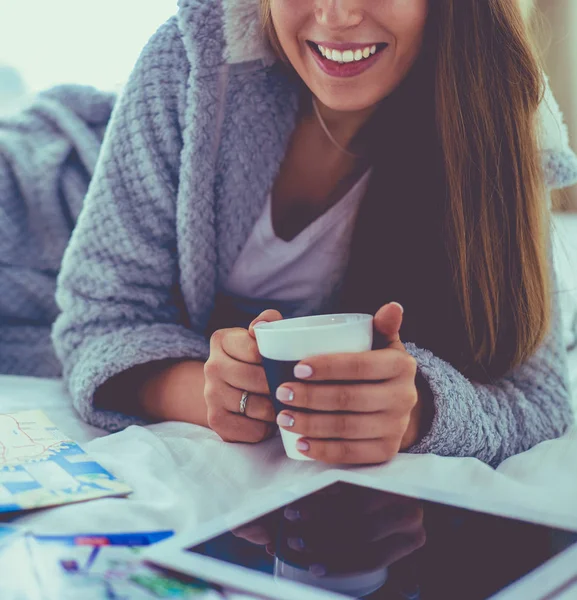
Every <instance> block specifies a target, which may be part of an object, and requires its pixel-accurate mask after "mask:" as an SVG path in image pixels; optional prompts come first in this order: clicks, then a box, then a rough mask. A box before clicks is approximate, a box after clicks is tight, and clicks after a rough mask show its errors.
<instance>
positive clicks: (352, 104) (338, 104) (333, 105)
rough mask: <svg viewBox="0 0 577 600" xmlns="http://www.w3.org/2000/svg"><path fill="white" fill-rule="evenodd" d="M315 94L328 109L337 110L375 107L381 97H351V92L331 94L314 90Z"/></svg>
mask: <svg viewBox="0 0 577 600" xmlns="http://www.w3.org/2000/svg"><path fill="white" fill-rule="evenodd" d="M314 93H315V96H317V98H318V99H319V100H320V101H321V102H322V103H323V104H324V105H325V106H326V107H327V108H329V109H331V110H334V111H337V112H361V111H364V110H368V109H370V108H374V107H376V106H377V105H378V104H379V102H380V101H381V100H382V99H383V97H378V98H359V97H358V96H356V97H354V96H353V97H351V94H346V95H345V94H343V95H342V96H340V95H338V96H337V95H332V94H327V93H322V92H319V93H318V94H317V93H316V92H314Z"/></svg>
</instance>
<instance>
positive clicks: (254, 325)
mask: <svg viewBox="0 0 577 600" xmlns="http://www.w3.org/2000/svg"><path fill="white" fill-rule="evenodd" d="M262 323H268V321H257V322H256V323H254V324H253V326H252V327H253V329H254V328H255V327H256V326H257V325H261V324H262Z"/></svg>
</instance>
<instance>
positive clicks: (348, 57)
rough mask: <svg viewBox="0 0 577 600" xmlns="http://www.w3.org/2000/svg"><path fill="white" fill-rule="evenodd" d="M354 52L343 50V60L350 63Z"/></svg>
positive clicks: (352, 60) (353, 58)
mask: <svg viewBox="0 0 577 600" xmlns="http://www.w3.org/2000/svg"><path fill="white" fill-rule="evenodd" d="M354 60H355V53H354V52H353V51H352V50H345V51H344V52H343V62H346V63H350V62H354Z"/></svg>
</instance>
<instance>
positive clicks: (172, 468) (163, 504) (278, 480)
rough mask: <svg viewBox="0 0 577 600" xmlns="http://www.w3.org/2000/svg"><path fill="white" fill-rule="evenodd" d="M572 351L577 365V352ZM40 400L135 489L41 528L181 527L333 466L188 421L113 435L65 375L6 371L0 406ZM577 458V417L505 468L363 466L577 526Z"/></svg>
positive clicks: (74, 509)
mask: <svg viewBox="0 0 577 600" xmlns="http://www.w3.org/2000/svg"><path fill="white" fill-rule="evenodd" d="M572 360H573V363H574V367H577V353H576V354H575V355H574V356H573V357H572ZM574 373H577V369H576V370H574ZM35 408H40V409H42V410H44V411H45V412H46V413H47V414H48V415H49V417H50V418H51V419H52V420H53V421H54V423H55V424H56V425H57V426H58V427H59V428H61V429H62V430H63V431H64V432H65V433H67V434H69V435H70V436H71V437H73V438H74V439H76V440H78V441H79V442H80V443H81V444H82V445H83V447H84V448H85V449H86V451H87V452H89V453H90V454H92V455H93V456H94V457H95V458H96V459H97V460H99V461H100V462H101V463H102V464H103V465H104V466H105V467H107V468H108V469H110V470H111V471H112V472H113V473H114V474H116V475H117V476H118V477H120V478H122V479H123V480H125V481H126V482H127V483H128V484H129V485H131V486H132V488H133V489H134V493H133V494H132V495H131V496H129V497H128V498H109V499H102V500H96V501H93V502H88V503H83V504H76V505H69V506H63V507H59V508H54V509H49V510H45V511H40V512H38V513H35V514H31V515H28V516H26V517H23V518H22V519H21V520H20V522H21V523H22V524H25V525H27V526H29V527H31V528H33V529H34V530H35V531H38V532H45V533H74V532H76V533H78V532H85V533H87V532H122V531H142V530H153V529H167V528H168V529H173V530H175V531H181V530H182V528H183V527H185V526H194V524H196V523H200V522H202V521H205V520H207V519H209V518H212V517H216V516H219V515H222V514H223V513H225V512H227V511H230V510H232V509H234V508H236V507H238V506H239V505H240V504H241V503H242V502H249V501H258V496H259V495H261V494H263V493H266V492H267V491H269V490H271V489H273V488H275V487H277V486H280V485H288V484H290V483H292V482H294V481H296V479H297V478H302V477H308V476H310V475H311V474H313V473H317V472H318V471H319V470H322V469H324V468H325V467H324V466H323V465H321V464H317V463H303V462H295V461H291V460H289V459H287V458H286V457H285V456H284V451H283V449H282V445H281V442H280V439H279V438H275V439H272V440H269V441H268V442H265V443H263V444H260V445H257V446H247V445H237V444H225V443H223V442H222V441H220V439H219V438H218V436H216V434H214V433H213V432H211V431H209V430H206V429H204V428H201V427H196V426H194V425H187V424H183V423H162V424H158V425H152V426H149V427H130V428H128V429H126V430H125V431H123V432H120V433H117V434H114V435H108V436H104V435H103V432H102V431H99V430H97V429H95V428H93V427H90V426H89V425H86V424H85V423H83V422H82V421H81V420H80V419H79V418H78V416H77V415H76V413H75V412H74V410H73V409H72V408H71V405H70V401H69V399H68V398H67V396H66V394H65V393H64V391H63V387H62V384H61V383H60V382H59V381H50V380H42V379H32V378H19V377H7V376H4V377H0V411H1V412H8V411H11V412H12V411H18V410H26V409H35ZM576 459H577V426H575V427H573V428H572V429H571V430H570V431H569V432H568V433H567V434H566V435H565V436H564V437H563V438H561V439H559V440H554V441H549V442H544V443H542V444H539V445H538V446H537V447H535V448H533V449H532V450H530V451H529V452H525V453H523V454H521V455H518V456H515V457H512V458H510V459H509V460H507V461H505V462H504V463H503V464H502V465H501V466H500V467H499V469H498V470H497V471H495V470H493V469H491V468H489V467H488V466H486V465H484V464H482V463H481V462H479V461H477V460H475V459H471V458H442V457H438V456H432V455H426V456H414V455H400V456H398V457H397V458H396V459H395V460H394V461H392V462H391V463H389V464H388V465H383V466H380V467H371V468H365V469H362V471H363V472H365V473H367V474H369V475H371V476H373V477H376V478H379V479H380V480H381V481H391V482H392V483H399V482H401V483H402V485H403V486H405V487H406V488H407V489H408V488H410V486H411V485H418V486H422V485H425V486H426V487H427V488H430V489H431V490H437V491H438V492H439V493H442V494H447V493H450V494H458V495H461V497H462V499H464V500H465V501H466V502H469V501H470V502H471V503H472V504H471V506H472V507H473V506H474V505H476V504H477V505H480V506H482V505H483V502H484V499H486V500H487V501H489V500H495V499H498V500H500V501H505V502H507V503H508V504H510V506H511V507H512V510H511V514H512V515H513V516H514V515H515V514H516V513H515V511H516V507H518V508H519V510H520V511H521V514H522V512H523V511H524V510H525V509H531V510H539V511H545V512H546V513H547V514H548V515H550V517H551V518H552V519H554V520H555V521H556V522H558V524H560V525H562V524H564V523H566V524H567V525H569V524H571V525H573V526H575V527H577V510H576V508H575V507H577V460H576Z"/></svg>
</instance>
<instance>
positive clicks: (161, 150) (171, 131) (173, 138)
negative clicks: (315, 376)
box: [52, 19, 208, 431]
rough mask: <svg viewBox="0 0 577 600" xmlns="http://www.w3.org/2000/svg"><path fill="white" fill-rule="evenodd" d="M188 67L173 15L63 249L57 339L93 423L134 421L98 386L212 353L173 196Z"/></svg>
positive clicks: (128, 96) (75, 392)
mask: <svg viewBox="0 0 577 600" xmlns="http://www.w3.org/2000/svg"><path fill="white" fill-rule="evenodd" d="M188 75H189V63H188V61H187V58H186V53H185V49H184V46H183V44H182V40H181V38H180V35H179V33H178V29H177V25H176V21H175V19H171V20H170V21H168V22H167V23H166V24H165V25H163V26H162V27H161V28H160V29H159V30H158V32H157V33H156V34H155V35H154V36H153V37H152V38H151V39H150V41H149V42H148V44H147V46H146V47H145V49H144V50H143V52H142V54H141V56H140V57H139V59H138V61H137V64H136V66H135V68H134V70H133V72H132V74H131V76H130V78H129V81H128V83H127V85H126V87H125V89H124V90H123V93H122V95H121V98H120V99H119V101H118V103H117V105H116V106H115V108H114V111H113V114H112V116H111V121H110V124H109V127H108V129H107V131H106V135H105V138H104V141H103V145H102V148H101V153H100V156H99V159H98V163H97V165H96V169H95V173H94V176H93V178H92V181H91V183H90V187H89V189H88V193H87V196H86V198H85V202H84V206H83V209H82V212H81V214H80V216H79V219H78V223H77V226H76V229H75V230H74V232H73V234H72V238H71V240H70V244H69V246H68V248H67V250H66V253H65V255H64V259H63V263H62V268H61V272H60V276H59V279H58V287H57V294H56V299H57V303H58V306H59V309H60V311H61V313H60V315H59V317H58V318H57V320H56V322H55V324H54V328H53V334H52V335H53V342H54V346H55V350H56V353H57V355H58V357H59V359H60V361H61V362H62V365H63V375H64V379H65V383H66V385H67V387H68V390H69V392H70V394H71V396H72V399H73V402H74V405H75V407H76V409H77V410H78V412H79V413H80V415H81V416H82V418H84V419H85V420H86V421H88V422H89V423H91V424H92V425H95V426H98V427H102V428H105V429H108V430H109V431H116V430H119V429H121V428H123V427H126V426H128V425H130V424H132V423H135V422H137V421H136V420H135V419H132V418H130V417H127V416H125V415H122V414H121V413H119V412H112V411H102V410H95V408H94V406H93V396H94V392H95V391H96V389H97V388H98V387H99V386H100V385H102V384H103V383H104V382H105V381H106V380H108V379H109V378H110V377H112V376H113V375H116V374H118V373H121V372H123V371H125V370H127V369H129V368H131V367H133V366H136V365H139V364H145V363H147V362H150V361H154V360H162V359H166V358H185V357H188V358H200V359H203V358H206V357H207V356H208V343H207V341H206V339H205V338H204V336H203V335H202V333H200V332H194V331H192V330H191V329H189V328H187V327H186V319H185V315H184V310H183V309H182V308H181V307H182V302H181V301H180V297H179V285H178V283H179V270H178V263H177V256H178V253H177V241H176V197H177V189H178V181H179V167H180V153H181V149H182V138H181V131H182V122H181V121H182V120H183V118H182V116H181V115H183V114H184V112H185V111H184V106H185V102H186V98H185V94H186V87H187V82H188Z"/></svg>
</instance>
